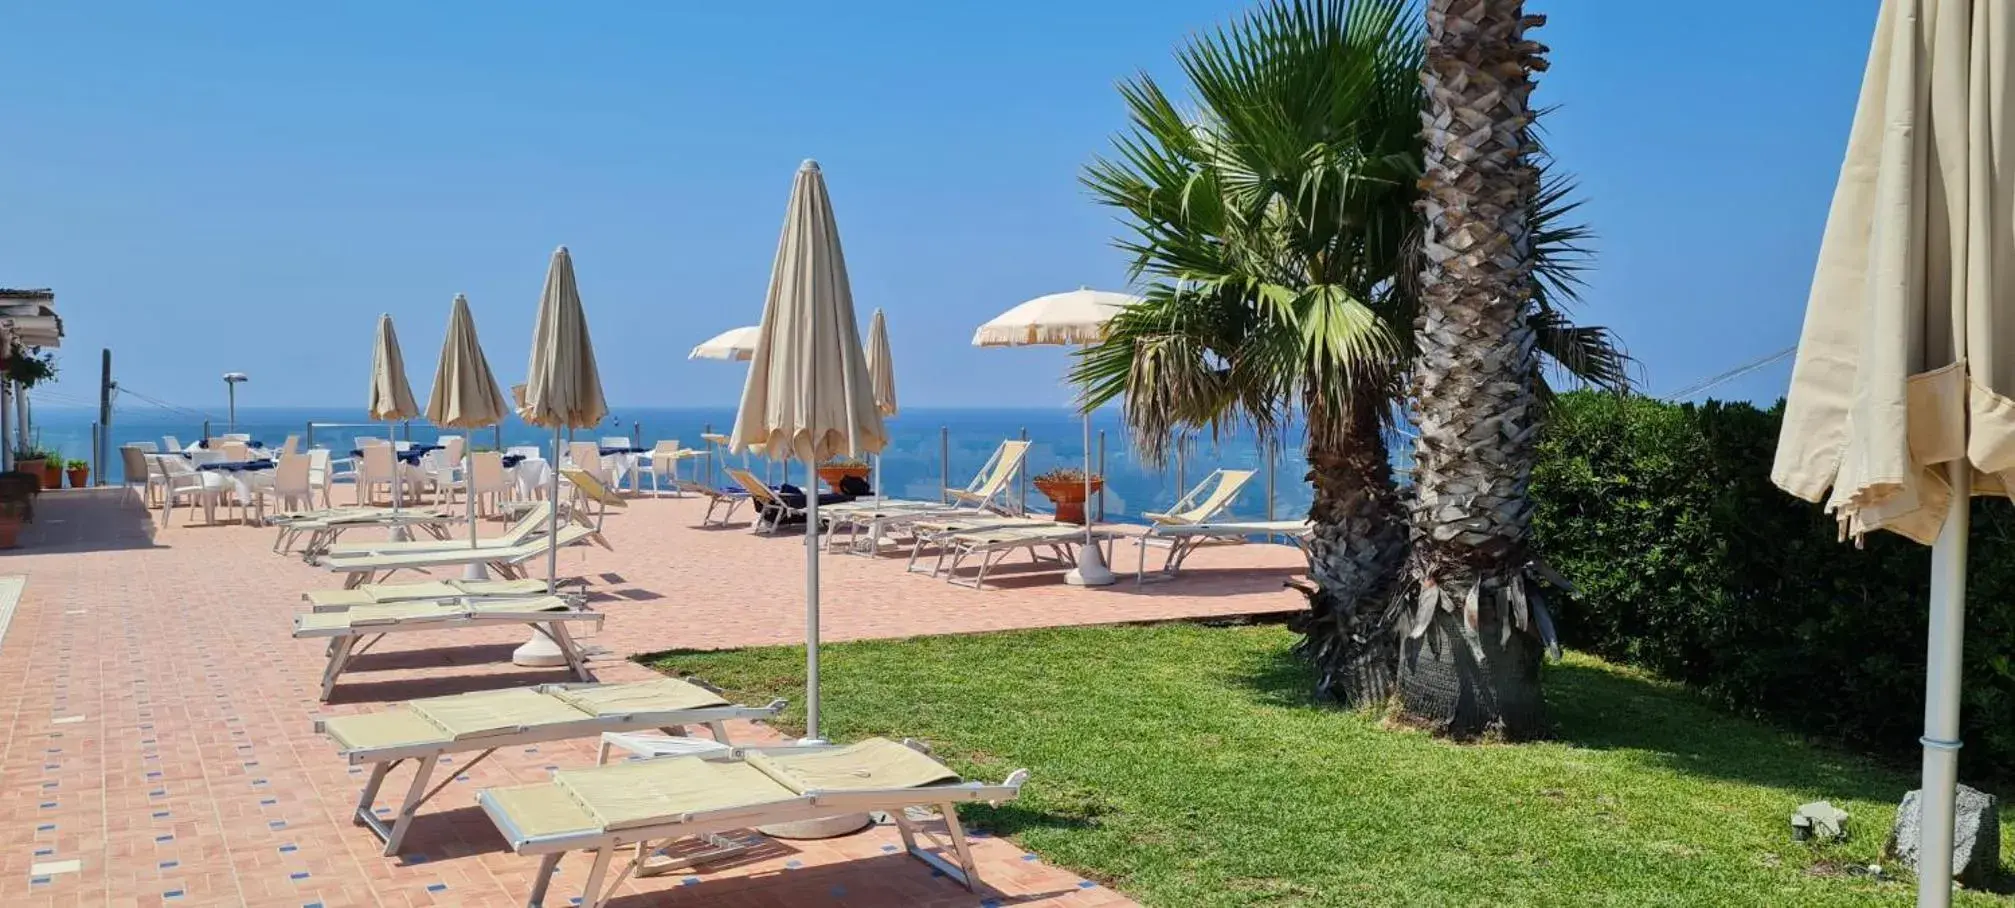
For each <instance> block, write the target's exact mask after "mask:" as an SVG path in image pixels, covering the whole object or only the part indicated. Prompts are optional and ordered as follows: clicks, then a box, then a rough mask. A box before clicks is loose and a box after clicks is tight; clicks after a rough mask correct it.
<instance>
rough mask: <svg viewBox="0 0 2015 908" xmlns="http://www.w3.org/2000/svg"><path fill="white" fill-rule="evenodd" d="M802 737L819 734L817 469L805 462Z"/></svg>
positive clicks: (811, 737)
mask: <svg viewBox="0 0 2015 908" xmlns="http://www.w3.org/2000/svg"><path fill="white" fill-rule="evenodd" d="M805 737H806V738H807V739H809V740H811V741H824V740H825V739H824V738H821V737H819V468H818V464H817V463H815V462H814V461H813V460H810V459H807V460H806V461H805Z"/></svg>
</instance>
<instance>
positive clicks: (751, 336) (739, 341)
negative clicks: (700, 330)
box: [686, 325, 762, 362]
mask: <svg viewBox="0 0 2015 908" xmlns="http://www.w3.org/2000/svg"><path fill="white" fill-rule="evenodd" d="M761 335H762V328H761V327H760V326H757V325H745V326H743V327H740V328H729V329H728V330H726V331H723V332H721V333H719V334H716V335H714V336H713V337H710V338H707V339H706V340H705V341H703V342H701V344H700V345H699V346H697V347H694V348H693V351H692V352H691V353H688V354H686V358H687V359H725V360H730V361H739V362H747V361H748V360H750V359H752V358H754V357H755V355H756V339H757V338H758V337H760V336H761Z"/></svg>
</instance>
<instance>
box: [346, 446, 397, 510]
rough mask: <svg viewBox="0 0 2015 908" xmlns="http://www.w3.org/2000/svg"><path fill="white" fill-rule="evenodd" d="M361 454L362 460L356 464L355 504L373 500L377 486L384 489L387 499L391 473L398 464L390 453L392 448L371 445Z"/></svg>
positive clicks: (390, 484)
mask: <svg viewBox="0 0 2015 908" xmlns="http://www.w3.org/2000/svg"><path fill="white" fill-rule="evenodd" d="M363 452H364V456H363V458H362V459H360V460H359V461H358V462H357V503H358V504H365V503H367V502H370V501H373V500H375V498H374V495H375V494H376V492H377V489H378V487H379V486H384V487H385V495H386V497H388V498H389V497H390V496H391V494H392V471H393V470H394V469H395V468H396V467H395V465H396V464H397V463H398V462H399V460H398V458H397V457H395V456H394V455H393V453H392V446H391V445H383V444H379V445H371V446H369V447H367V448H364V449H363ZM402 491H403V490H402ZM401 497H403V494H402V496H401Z"/></svg>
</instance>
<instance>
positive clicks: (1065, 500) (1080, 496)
mask: <svg viewBox="0 0 2015 908" xmlns="http://www.w3.org/2000/svg"><path fill="white" fill-rule="evenodd" d="M1032 481H1033V482H1034V483H1035V487H1036V491H1038V492H1041V493H1043V495H1044V496H1046V497H1048V498H1049V500H1050V502H1051V503H1053V504H1055V505H1056V519H1057V522H1059V523H1083V522H1084V502H1085V497H1086V496H1085V491H1086V489H1085V475H1084V471H1083V470H1080V469H1078V468H1076V467H1057V468H1055V469H1053V470H1050V471H1049V472H1047V473H1043V474H1041V475H1039V476H1037V477H1035V479H1034V480H1032ZM1090 485H1091V489H1090V491H1091V492H1093V493H1096V492H1098V491H1099V490H1100V489H1103V488H1105V477H1103V476H1093V477H1091V484H1090Z"/></svg>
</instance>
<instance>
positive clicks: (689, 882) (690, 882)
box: [679, 876, 700, 886]
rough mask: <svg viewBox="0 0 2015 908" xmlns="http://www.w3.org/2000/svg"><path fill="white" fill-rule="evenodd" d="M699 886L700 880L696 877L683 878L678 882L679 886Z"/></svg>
mask: <svg viewBox="0 0 2015 908" xmlns="http://www.w3.org/2000/svg"><path fill="white" fill-rule="evenodd" d="M699 884H700V878H699V877H696V876H689V877H684V878H681V879H680V880H679V885H681V886H698V885H699Z"/></svg>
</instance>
